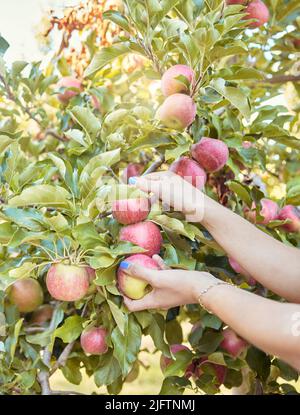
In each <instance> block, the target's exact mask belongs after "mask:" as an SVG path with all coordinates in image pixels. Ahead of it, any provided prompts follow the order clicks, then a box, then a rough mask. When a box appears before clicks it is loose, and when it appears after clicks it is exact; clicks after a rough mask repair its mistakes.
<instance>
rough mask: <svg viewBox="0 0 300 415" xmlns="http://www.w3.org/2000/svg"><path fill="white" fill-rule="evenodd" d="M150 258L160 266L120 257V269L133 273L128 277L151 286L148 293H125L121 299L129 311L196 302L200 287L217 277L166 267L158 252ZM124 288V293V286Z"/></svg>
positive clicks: (129, 273) (215, 279)
mask: <svg viewBox="0 0 300 415" xmlns="http://www.w3.org/2000/svg"><path fill="white" fill-rule="evenodd" d="M152 260H154V261H155V262H156V264H157V265H158V267H159V268H160V269H152V268H148V267H145V266H142V265H140V264H139V263H137V262H131V261H122V262H121V264H120V270H121V271H122V272H123V273H126V274H127V275H128V276H130V277H134V278H130V279H131V281H133V280H138V282H141V281H143V282H144V284H142V285H143V286H147V285H150V286H151V287H152V290H151V291H150V293H148V294H146V295H145V296H144V297H143V298H141V299H139V300H132V299H130V298H129V297H127V296H126V295H125V296H124V302H125V304H126V306H127V308H128V309H129V310H130V311H140V310H146V309H152V308H160V309H169V308H171V307H176V306H179V305H184V304H193V303H196V302H197V300H198V297H199V294H200V293H201V291H203V290H204V289H205V288H207V287H208V286H210V285H212V284H214V283H217V282H218V280H217V278H215V277H214V276H212V275H211V274H209V273H207V272H199V271H188V272H187V271H186V270H179V269H176V270H173V269H169V268H168V267H167V266H166V265H165V263H164V262H163V260H162V259H161V258H160V257H159V256H158V255H153V257H152ZM138 285H139V284H138ZM123 291H125V294H126V288H125V290H123Z"/></svg>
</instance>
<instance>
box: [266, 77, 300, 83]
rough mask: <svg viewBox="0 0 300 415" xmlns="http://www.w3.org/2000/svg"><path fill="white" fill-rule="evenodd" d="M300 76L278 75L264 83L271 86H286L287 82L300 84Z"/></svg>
mask: <svg viewBox="0 0 300 415" xmlns="http://www.w3.org/2000/svg"><path fill="white" fill-rule="evenodd" d="M299 81H300V75H276V76H273V77H272V78H265V79H264V80H263V81H262V82H267V83H269V84H284V83H285V82H299Z"/></svg>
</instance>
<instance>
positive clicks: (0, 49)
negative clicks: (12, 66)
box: [0, 36, 9, 56]
mask: <svg viewBox="0 0 300 415" xmlns="http://www.w3.org/2000/svg"><path fill="white" fill-rule="evenodd" d="M8 48H9V43H8V42H7V41H6V40H5V39H4V37H2V36H0V55H1V56H3V55H4V54H5V52H6V51H7V49H8Z"/></svg>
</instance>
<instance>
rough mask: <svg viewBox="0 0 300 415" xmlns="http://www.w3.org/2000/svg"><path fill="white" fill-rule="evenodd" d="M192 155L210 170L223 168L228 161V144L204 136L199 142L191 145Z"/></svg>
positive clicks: (214, 170)
mask: <svg viewBox="0 0 300 415" xmlns="http://www.w3.org/2000/svg"><path fill="white" fill-rule="evenodd" d="M191 152H192V157H193V158H194V159H195V160H196V161H198V163H199V164H200V165H201V166H202V167H203V168H204V169H205V170H207V171H209V172H216V171H218V170H221V169H222V168H223V167H224V166H225V164H226V163H227V161H228V158H229V151H228V147H227V145H226V144H225V143H224V142H223V141H221V140H216V139H214V138H209V137H202V138H201V140H200V141H199V143H197V144H194V145H192V147H191Z"/></svg>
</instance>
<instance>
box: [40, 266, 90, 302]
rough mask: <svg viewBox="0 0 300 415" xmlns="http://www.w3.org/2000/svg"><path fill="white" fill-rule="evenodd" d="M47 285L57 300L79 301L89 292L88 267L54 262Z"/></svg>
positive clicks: (48, 274)
mask: <svg viewBox="0 0 300 415" xmlns="http://www.w3.org/2000/svg"><path fill="white" fill-rule="evenodd" d="M46 285H47V288H48V291H49V293H50V294H51V295H52V297H53V298H55V299H56V300H60V301H77V300H80V299H81V298H83V297H84V296H85V295H86V294H87V292H88V289H89V274H88V272H87V270H86V267H78V266H75V265H65V264H62V263H57V264H52V265H51V267H50V268H49V271H48V273H47V277H46Z"/></svg>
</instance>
